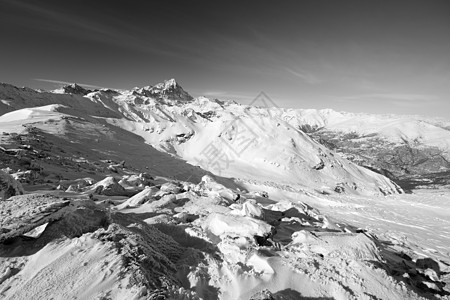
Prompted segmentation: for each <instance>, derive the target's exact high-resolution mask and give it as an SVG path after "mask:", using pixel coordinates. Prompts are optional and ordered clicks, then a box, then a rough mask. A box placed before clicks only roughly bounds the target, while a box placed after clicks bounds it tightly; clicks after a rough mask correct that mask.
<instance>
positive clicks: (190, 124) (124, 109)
mask: <svg viewBox="0 0 450 300" xmlns="http://www.w3.org/2000/svg"><path fill="white" fill-rule="evenodd" d="M66 90H69V91H72V89H69V88H66ZM59 92H60V91H58V93H41V92H37V91H33V90H30V89H18V88H15V87H12V86H8V85H2V89H1V91H0V99H2V103H3V109H2V110H3V112H6V111H8V110H15V111H14V112H10V113H9V114H5V115H3V116H1V117H0V122H2V121H3V122H4V121H6V120H9V119H11V116H10V114H15V115H17V114H25V113H26V114H30V113H31V114H32V112H30V109H31V111H33V110H34V111H37V110H39V109H41V110H42V108H39V107H42V106H46V107H47V105H51V104H59V105H60V106H58V107H54V109H53V111H54V114H58V113H65V114H68V115H72V116H77V117H81V118H84V119H86V120H87V119H89V122H94V123H95V122H98V121H99V118H101V119H102V121H103V122H107V123H108V124H109V125H112V126H114V127H117V128H120V129H124V130H127V131H129V132H131V133H134V134H137V135H138V136H141V137H142V138H144V140H145V141H146V142H147V143H148V144H150V145H152V146H153V147H155V148H157V149H159V150H161V151H165V152H167V153H171V154H173V155H176V156H177V157H179V158H182V159H185V160H187V161H188V162H189V163H190V164H192V165H199V166H200V167H202V168H203V169H205V170H207V171H210V172H212V173H214V174H216V175H219V176H225V177H233V178H236V180H238V181H242V182H251V181H253V180H255V178H258V180H259V181H261V182H265V183H266V184H267V185H268V186H280V185H286V186H287V187H288V188H291V189H304V190H308V191H316V192H320V193H335V192H346V193H357V194H374V193H375V194H379V193H381V194H391V193H397V192H400V189H399V188H398V186H396V185H395V184H394V183H393V182H391V181H390V180H389V179H387V178H386V177H384V176H382V175H379V174H376V173H374V172H372V171H370V170H368V169H366V168H361V167H358V166H357V165H355V164H353V163H351V162H349V161H348V160H346V159H343V158H342V157H340V156H339V155H335V153H333V152H332V151H330V150H329V149H327V148H326V147H324V146H323V145H320V144H319V143H317V142H315V141H314V140H313V139H311V138H310V137H309V136H307V135H306V134H305V133H304V132H302V131H301V130H299V126H298V125H297V124H294V123H293V122H290V120H289V119H288V118H287V116H289V114H290V113H292V112H289V111H288V112H284V111H281V110H278V109H276V110H275V109H272V108H266V107H253V106H246V105H241V104H238V103H235V102H228V101H219V100H210V99H207V98H204V97H199V98H196V99H193V98H192V97H191V96H189V94H187V93H186V92H185V91H184V90H183V88H182V87H181V86H179V85H178V84H177V83H176V82H175V80H173V79H171V80H167V81H165V82H163V83H160V84H157V85H155V86H153V87H145V88H141V89H133V90H131V91H121V92H119V91H112V90H98V91H94V92H91V93H88V94H86V95H84V96H83V95H80V94H77V93H72V92H71V93H66V94H62V95H61V94H59ZM33 107H34V108H33ZM0 109H1V107H0ZM18 109H25V111H18ZM27 116H28V115H27ZM61 116H62V115H61ZM55 117H56V116H55ZM93 117H95V119H93ZM15 118H17V117H15ZM27 118H29V117H27ZM22 119H23V118H22ZM36 126H37V125H36ZM43 129H44V128H43Z"/></svg>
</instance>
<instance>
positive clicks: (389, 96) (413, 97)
mask: <svg viewBox="0 0 450 300" xmlns="http://www.w3.org/2000/svg"><path fill="white" fill-rule="evenodd" d="M339 99H340V100H343V101H355V100H356V101H357V100H365V99H379V100H388V101H389V100H392V101H403V102H417V101H435V100H438V99H439V97H437V96H436V95H428V94H403V93H376V94H361V95H352V96H344V97H340V98H339Z"/></svg>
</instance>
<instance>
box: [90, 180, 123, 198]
mask: <svg viewBox="0 0 450 300" xmlns="http://www.w3.org/2000/svg"><path fill="white" fill-rule="evenodd" d="M88 191H90V192H94V193H96V194H100V195H106V196H127V195H128V194H129V193H128V192H127V191H126V190H125V189H124V187H123V186H121V185H120V184H119V182H118V180H117V179H116V178H114V177H112V176H109V177H106V178H105V179H103V180H101V181H99V182H97V183H96V184H94V185H92V186H90V187H89V188H88Z"/></svg>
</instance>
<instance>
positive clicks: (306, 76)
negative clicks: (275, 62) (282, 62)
mask: <svg viewBox="0 0 450 300" xmlns="http://www.w3.org/2000/svg"><path fill="white" fill-rule="evenodd" d="M284 69H285V71H287V72H288V73H290V74H292V75H294V76H295V77H298V78H300V79H301V80H303V81H304V82H306V83H308V84H319V83H321V82H322V80H320V79H319V78H317V77H316V76H314V75H313V74H311V73H309V72H307V71H305V70H301V71H299V70H296V71H294V70H292V69H291V68H284Z"/></svg>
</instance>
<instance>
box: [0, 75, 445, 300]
mask: <svg viewBox="0 0 450 300" xmlns="http://www.w3.org/2000/svg"><path fill="white" fill-rule="evenodd" d="M262 96H263V97H264V95H262ZM259 100H262V101H263V102H264V99H263V98H262V99H259ZM266 100H267V99H266ZM255 104H258V103H255ZM263 106H265V105H263ZM311 112H312V111H308V110H284V109H279V108H276V107H275V108H274V107H272V108H267V107H259V108H258V107H253V106H244V105H240V104H237V103H234V102H224V101H220V100H209V99H206V98H202V97H200V98H196V99H194V98H192V97H191V96H190V95H189V94H188V93H187V92H185V91H184V90H183V89H182V88H181V87H180V86H179V85H178V84H177V83H176V82H175V81H174V80H168V81H165V82H164V83H161V84H158V85H155V86H153V87H152V86H148V87H144V88H135V89H133V90H131V91H114V90H98V91H89V90H85V89H84V88H82V87H80V86H77V85H72V86H67V87H64V88H61V89H59V90H57V91H54V92H52V93H49V92H38V91H34V90H32V89H28V88H16V87H14V86H11V85H7V84H1V85H0V134H1V136H0V138H1V140H0V146H1V147H0V169H3V170H2V171H0V189H1V192H0V197H1V198H2V200H0V214H1V217H0V298H2V299H3V298H5V299H48V298H54V299H61V298H69V299H422V298H425V299H430V298H431V299H439V298H442V299H447V298H449V295H450V293H449V289H448V287H447V286H446V283H450V280H449V279H450V278H449V274H450V267H449V265H450V253H449V250H448V249H449V246H450V225H449V223H448V220H449V218H450V210H449V208H448V205H447V204H448V201H449V200H448V195H450V193H449V192H448V190H445V189H441V190H434V191H431V190H429V191H421V192H420V193H419V192H416V193H415V194H412V195H405V194H403V193H402V190H401V189H400V188H399V187H398V185H396V184H395V183H394V182H392V181H391V180H390V179H388V178H387V177H384V176H383V175H380V174H378V173H375V172H372V171H370V170H369V169H367V168H362V167H360V166H357V165H356V164H354V163H352V162H350V161H348V160H347V159H345V158H343V157H342V156H343V155H341V154H338V153H336V152H335V151H331V150H329V149H328V148H326V147H325V146H324V145H322V144H320V143H318V142H317V141H315V140H314V139H313V138H314V136H313V138H311V136H310V135H307V134H305V132H307V133H308V134H310V133H311V132H312V131H314V132H317V131H318V130H317V129H318V128H319V127H326V126H331V125H330V122H331V121H330V120H332V119H333V118H331V117H328V119H326V120H327V121H324V120H325V119H320V120H322V122H323V123H313V122H312V121H311V120H312V119H311V118H312V117H309V119H308V118H306V116H307V115H308V114H309V115H310V113H311ZM318 113H319V112H318V111H315V112H314V114H315V115H317V114H318ZM320 113H323V112H320ZM330 114H334V112H333V113H331V112H330ZM313 119H314V120H316V121H317V120H318V119H317V117H316V116H315V117H314V118H313ZM317 122H319V121H317ZM325 123H326V124H325ZM351 123H352V122H350V121H349V124H351ZM441 125H442V126H441V127H442V128H445V124H444V123H441ZM308 126H309V127H308ZM367 126H368V125H367ZM308 128H309V130H307V129H308ZM314 128H315V129H314ZM345 128H347V127H345ZM359 128H361V126H360V127H359ZM299 129H303V130H299ZM312 129H314V130H312ZM343 130H344V129H343ZM345 130H347V129H345ZM345 130H344V131H345ZM336 132H337V131H336ZM411 132H412V131H411ZM361 134H363V133H361ZM423 135H424V137H423V139H422V141H426V143H429V145H431V146H433V147H437V148H439V149H444V148H445V145H443V144H432V142H430V140H432V138H431V137H430V135H428V133H423ZM403 137H404V139H403V141H404V140H407V139H408V138H409V135H405V136H403ZM442 137H443V138H442V140H444V139H445V138H446V136H445V135H444V134H443V135H442ZM386 138H390V139H391V141H392V142H395V141H393V140H392V139H393V137H392V136H391V137H386ZM400 143H401V142H400ZM424 143H425V142H424ZM324 144H325V143H324Z"/></svg>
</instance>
